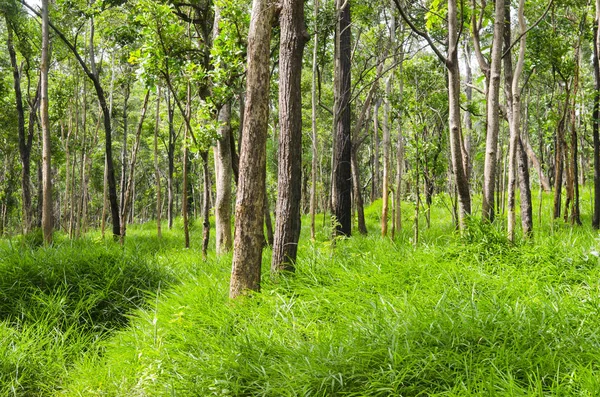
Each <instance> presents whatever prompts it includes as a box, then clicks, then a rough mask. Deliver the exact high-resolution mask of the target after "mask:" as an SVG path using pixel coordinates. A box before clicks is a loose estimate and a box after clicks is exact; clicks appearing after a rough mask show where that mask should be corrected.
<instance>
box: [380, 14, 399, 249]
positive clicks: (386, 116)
mask: <svg viewBox="0 0 600 397" xmlns="http://www.w3.org/2000/svg"><path fill="white" fill-rule="evenodd" d="M395 38H396V20H395V18H394V17H393V16H392V18H391V22H390V47H392V50H393V46H394V44H395V41H396V39H395ZM392 76H393V74H390V75H389V76H388V78H387V79H386V82H385V98H384V105H383V183H382V189H381V194H382V205H381V235H382V236H383V237H386V236H387V232H388V212H389V193H390V192H389V190H390V186H389V182H390V145H391V142H390V121H391V105H390V96H391V94H392Z"/></svg>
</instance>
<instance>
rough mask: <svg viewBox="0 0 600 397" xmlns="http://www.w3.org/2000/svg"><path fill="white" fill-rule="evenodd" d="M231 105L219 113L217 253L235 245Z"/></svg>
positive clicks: (216, 204)
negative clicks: (233, 234)
mask: <svg viewBox="0 0 600 397" xmlns="http://www.w3.org/2000/svg"><path fill="white" fill-rule="evenodd" d="M231 134H232V132H231V104H230V103H227V104H225V105H223V107H222V108H221V110H220V111H219V136H220V137H219V139H218V140H217V147H216V149H215V151H214V156H215V175H216V186H217V199H216V202H215V232H216V244H217V253H218V254H223V253H225V252H227V251H230V250H231V248H232V244H233V238H232V234H231V199H232V198H231V188H232V170H233V168H232V164H231V161H232V159H231Z"/></svg>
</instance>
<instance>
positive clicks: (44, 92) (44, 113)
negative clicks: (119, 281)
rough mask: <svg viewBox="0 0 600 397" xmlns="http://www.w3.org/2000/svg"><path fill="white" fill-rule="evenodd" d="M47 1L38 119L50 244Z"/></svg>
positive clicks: (44, 220) (47, 4)
mask: <svg viewBox="0 0 600 397" xmlns="http://www.w3.org/2000/svg"><path fill="white" fill-rule="evenodd" d="M49 7H50V2H49V0H42V57H41V61H40V81H41V82H40V89H41V101H40V116H41V117H40V118H41V124H42V163H43V166H42V182H43V186H44V187H43V199H42V202H43V204H42V231H43V233H44V242H45V243H46V244H51V243H52V232H53V228H54V226H53V218H52V207H53V205H52V167H51V153H52V152H51V148H50V119H49V116H48V69H49V67H50V31H49V30H50V27H49V20H48V14H49Z"/></svg>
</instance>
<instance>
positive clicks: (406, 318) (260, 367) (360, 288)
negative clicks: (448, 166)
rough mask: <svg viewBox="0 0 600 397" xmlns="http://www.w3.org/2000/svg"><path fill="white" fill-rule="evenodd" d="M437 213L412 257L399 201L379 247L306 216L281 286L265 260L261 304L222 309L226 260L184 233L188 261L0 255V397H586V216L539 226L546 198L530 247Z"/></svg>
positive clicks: (592, 278)
mask: <svg viewBox="0 0 600 397" xmlns="http://www.w3.org/2000/svg"><path fill="white" fill-rule="evenodd" d="M584 197H585V198H584V199H583V201H582V206H583V208H582V213H584V214H589V213H590V211H589V207H590V203H589V197H586V196H584ZM440 200H441V199H438V200H437V201H436V203H435V205H434V207H435V210H433V212H432V214H431V219H432V222H431V223H432V224H431V228H426V222H425V218H424V216H423V214H422V218H421V220H420V225H421V228H422V231H421V233H420V240H419V242H418V244H413V243H414V241H413V240H412V238H413V236H414V235H413V211H414V210H413V209H411V207H410V205H409V204H406V206H405V207H403V215H404V229H403V231H402V232H401V233H398V235H397V236H396V239H395V240H394V241H392V240H391V239H390V238H381V237H380V236H379V218H378V217H379V213H380V204H379V203H375V204H374V205H372V206H371V207H369V208H368V209H367V220H368V226H369V230H370V235H368V236H358V235H357V236H354V237H352V238H349V239H339V240H337V241H336V242H335V244H332V243H331V242H330V241H329V240H328V238H327V237H328V235H329V231H328V229H327V228H322V225H323V222H324V219H323V216H320V217H319V220H318V229H319V235H318V238H317V239H316V241H310V239H309V238H308V219H307V218H305V219H303V233H302V238H301V247H300V249H299V258H298V263H297V271H296V273H295V274H293V275H287V276H283V277H278V278H277V279H271V277H270V276H269V274H268V268H269V266H268V263H269V259H270V250H268V249H266V250H265V252H264V264H263V268H264V269H265V272H264V274H263V285H262V292H261V293H259V294H255V295H253V296H251V297H246V298H242V299H238V300H236V301H233V302H232V301H230V300H229V299H228V281H229V275H230V268H231V256H230V255H226V256H223V257H221V258H216V257H215V256H214V254H211V255H209V258H208V260H206V261H203V260H202V255H201V252H200V239H201V225H200V223H199V222H198V223H197V225H196V227H193V228H192V248H191V249H189V250H185V249H182V248H181V247H182V246H183V236H182V234H181V232H180V226H181V225H176V226H175V227H174V229H173V231H168V230H166V231H164V237H163V238H162V240H158V239H157V238H156V230H155V227H156V225H155V224H154V223H148V224H145V225H139V226H132V227H130V228H129V229H128V238H127V241H126V244H125V246H124V247H120V246H118V244H115V243H112V242H110V241H104V240H102V239H101V237H100V235H99V234H98V233H97V232H94V233H90V234H89V235H88V236H87V237H86V238H85V239H81V240H77V241H73V242H71V241H69V240H68V239H66V238H65V237H64V236H60V235H58V236H57V239H56V240H57V241H56V243H55V245H54V246H53V247H51V248H43V247H39V246H38V245H39V241H37V240H39V238H35V236H34V237H28V238H15V239H12V240H0V395H2V396H13V395H14V396H38V395H39V396H49V395H67V396H94V395H98V396H154V395H156V396H163V395H169V396H209V395H217V396H297V395H302V396H305V395H306V396H308V395H310V396H336V395H337V396H391V395H393V396H417V395H419V396H469V395H507V396H509V395H510V396H512V395H515V396H516V395H518V396H523V395H531V396H542V395H557V396H558V395H560V396H597V395H600V376H599V374H600V260H599V256H600V239H599V238H598V233H597V232H596V231H593V230H592V229H591V227H590V226H589V223H590V221H589V217H585V218H584V219H583V222H584V226H581V227H571V226H570V225H566V224H565V223H564V222H563V221H562V220H558V221H554V222H552V221H550V220H549V219H550V216H549V211H550V204H551V198H550V196H545V197H544V202H545V205H544V206H543V213H544V218H543V219H545V221H544V222H543V223H542V224H541V225H540V224H539V223H537V222H538V221H537V219H538V218H537V208H536V211H534V213H535V215H536V224H535V236H534V239H533V240H530V241H524V240H519V241H518V242H517V243H515V244H512V243H510V242H508V241H507V240H506V239H505V238H504V231H503V225H502V224H501V222H498V224H497V225H493V226H489V225H481V224H479V223H477V222H474V223H473V224H472V225H471V229H470V232H469V233H468V234H467V235H466V236H463V237H459V236H458V235H457V234H456V233H455V231H454V229H453V226H452V222H451V217H450V212H449V211H448V209H447V208H448V207H447V205H443V203H442V202H441V201H440ZM546 204H547V205H546ZM478 211H479V210H478V209H477V208H475V209H474V212H475V213H477V214H478V213H479V212H478ZM107 240H108V239H107Z"/></svg>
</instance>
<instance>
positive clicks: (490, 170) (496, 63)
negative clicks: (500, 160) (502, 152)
mask: <svg viewBox="0 0 600 397" xmlns="http://www.w3.org/2000/svg"><path fill="white" fill-rule="evenodd" d="M503 32H504V0H496V4H495V12H494V39H493V45H492V56H491V60H490V78H489V86H488V91H487V109H486V110H487V111H486V119H487V130H486V141H485V160H484V169H483V201H482V206H481V208H482V217H483V219H484V220H487V221H490V222H492V221H493V220H494V215H495V213H494V185H495V182H496V152H497V146H498V128H499V124H500V117H499V97H500V74H501V66H502V63H501V61H502V42H503V40H502V37H503Z"/></svg>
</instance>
